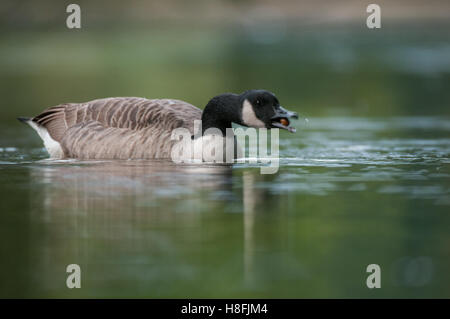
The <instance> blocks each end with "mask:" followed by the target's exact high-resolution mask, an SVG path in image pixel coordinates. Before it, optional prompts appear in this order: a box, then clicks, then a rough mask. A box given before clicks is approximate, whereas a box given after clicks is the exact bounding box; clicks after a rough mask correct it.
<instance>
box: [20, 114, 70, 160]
mask: <svg viewBox="0 0 450 319" xmlns="http://www.w3.org/2000/svg"><path fill="white" fill-rule="evenodd" d="M27 124H28V125H30V126H31V127H32V128H33V129H34V130H35V131H36V132H37V133H38V134H39V136H40V138H41V139H42V140H43V141H44V146H45V148H46V149H47V152H48V153H49V154H50V157H51V158H55V159H60V158H63V157H64V152H63V150H62V148H61V144H59V143H58V142H57V141H55V140H54V139H53V138H52V137H51V136H50V134H49V133H48V131H47V129H46V128H45V127H43V126H40V125H38V124H36V123H34V122H33V121H28V122H27Z"/></svg>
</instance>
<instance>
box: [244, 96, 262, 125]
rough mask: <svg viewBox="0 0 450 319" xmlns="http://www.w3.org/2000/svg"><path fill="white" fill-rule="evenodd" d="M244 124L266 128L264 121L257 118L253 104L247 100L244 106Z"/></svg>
mask: <svg viewBox="0 0 450 319" xmlns="http://www.w3.org/2000/svg"><path fill="white" fill-rule="evenodd" d="M242 122H244V124H245V125H247V126H249V127H266V125H265V124H264V122H263V121H261V120H260V119H259V118H257V117H256V114H255V111H254V110H253V106H252V104H251V103H250V102H249V101H248V100H245V101H244V104H243V106H242Z"/></svg>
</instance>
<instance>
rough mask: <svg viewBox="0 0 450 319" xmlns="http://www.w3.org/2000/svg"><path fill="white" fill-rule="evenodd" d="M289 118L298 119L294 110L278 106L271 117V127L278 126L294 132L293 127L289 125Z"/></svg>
mask: <svg viewBox="0 0 450 319" xmlns="http://www.w3.org/2000/svg"><path fill="white" fill-rule="evenodd" d="M289 119H298V114H297V113H296V112H291V111H288V110H286V109H285V108H283V107H281V106H280V107H278V108H276V109H275V115H274V116H272V118H271V121H272V122H271V124H272V126H273V127H278V128H281V129H283V130H288V131H289V132H291V133H295V131H296V129H295V127H292V126H289V124H290V121H289Z"/></svg>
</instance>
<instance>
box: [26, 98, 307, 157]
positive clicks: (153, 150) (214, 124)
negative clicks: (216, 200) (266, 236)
mask: <svg viewBox="0 0 450 319" xmlns="http://www.w3.org/2000/svg"><path fill="white" fill-rule="evenodd" d="M290 118H298V116H297V114H296V113H294V112H290V111H287V110H285V109H284V108H282V107H281V106H280V104H279V102H278V99H277V98H276V97H275V95H274V94H273V93H271V92H268V91H265V90H249V91H246V92H244V93H242V94H239V95H238V94H231V93H226V94H221V95H218V96H216V97H214V98H212V99H211V100H210V101H209V102H208V104H207V105H206V107H205V109H204V110H203V112H202V111H201V110H200V109H199V108H197V107H195V106H193V105H191V104H189V103H187V102H184V101H180V100H170V99H160V100H159V99H158V100H148V99H145V98H137V97H116V98H105V99H98V100H93V101H90V102H86V103H67V104H61V105H57V106H53V107H50V108H48V109H46V110H45V111H44V112H42V113H41V114H39V115H38V116H36V117H34V118H23V117H22V118H18V119H19V120H20V121H22V122H24V123H27V124H28V125H30V126H31V127H32V128H33V129H35V130H36V131H37V133H38V134H39V136H40V137H41V138H42V140H43V141H44V145H45V148H46V149H47V151H48V153H49V154H50V156H51V158H55V159H62V158H79V159H156V158H170V156H171V150H172V148H173V146H174V143H176V141H175V140H172V139H171V132H172V130H174V129H176V128H186V129H188V130H189V132H190V133H191V134H192V135H193V136H194V134H195V133H196V132H194V121H195V120H202V133H204V132H205V131H206V130H207V129H208V128H217V129H219V130H220V131H221V132H222V133H223V134H224V136H225V134H226V129H227V128H231V127H232V126H231V123H236V124H240V125H243V126H247V127H254V128H269V129H270V128H281V129H285V130H288V131H290V132H295V129H294V128H293V127H291V126H289V124H290V123H289V119H290Z"/></svg>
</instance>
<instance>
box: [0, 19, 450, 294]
mask: <svg viewBox="0 0 450 319" xmlns="http://www.w3.org/2000/svg"><path fill="white" fill-rule="evenodd" d="M61 12H64V10H63V11H61ZM362 12H364V14H365V11H362ZM94 18H95V15H94V17H93V18H91V19H94ZM87 19H89V17H87ZM364 19H365V18H364ZM61 21H62V20H61ZM83 21H84V20H83ZM86 21H87V22H86V27H83V29H81V30H79V31H73V30H69V29H66V28H64V29H63V30H61V29H58V28H57V27H54V28H53V29H52V28H51V27H50V26H49V27H48V28H44V27H42V28H40V29H32V30H31V29H26V28H25V27H24V28H22V29H21V28H19V27H17V28H14V30H13V31H11V30H9V31H10V32H7V31H5V32H3V31H2V32H0V70H1V72H0V95H1V96H2V106H1V108H0V115H1V117H0V180H1V181H2V183H0V203H1V208H2V209H1V214H0V260H1V262H0V283H1V284H0V297H22V298H24V297H26V298H35V297H36V298H50V297H58V298H75V297H124V298H125V297H126V298H128V297H138V298H147V297H153V298H162V297H179V298H231V297H233V298H238V297H252V298H259V297H260V298H283V297H285V298H315V297H317V298H329V297H330V298H391V297H392V298H409V297H411V298H418V297H423V298H430V297H438V298H442V297H447V298H449V297H450V285H449V283H450V271H449V269H450V248H449V247H450V227H449V225H450V215H449V212H450V209H449V208H450V178H449V177H450V113H449V110H450V109H449V106H450V59H449V56H450V45H449V43H450V33H449V32H448V30H450V29H449V28H448V26H447V27H446V26H445V25H442V24H436V25H433V24H428V25H425V24H421V23H419V24H414V25H401V24H390V23H389V22H386V23H385V22H383V28H382V29H380V30H369V29H367V28H366V27H365V24H364V21H365V20H364V21H363V20H361V21H362V22H361V23H362V24H357V25H353V26H339V25H338V26H332V25H331V26H326V25H324V26H322V25H316V26H314V25H311V26H309V25H308V24H305V25H301V24H300V25H299V26H297V25H295V24H294V23H292V25H291V24H287V23H286V24H283V25H282V27H283V28H273V30H272V31H273V32H269V33H267V32H265V31H264V30H266V31H267V29H264V26H263V27H262V30H263V31H264V32H261V30H260V29H259V27H252V25H249V26H247V27H245V28H241V27H239V26H232V27H229V28H220V27H214V28H212V27H211V28H205V27H202V26H201V24H199V25H192V26H189V27H186V28H184V27H182V24H181V25H179V26H176V25H175V26H171V27H168V26H159V25H158V26H155V25H154V26H149V27H146V28H144V27H139V26H132V25H131V26H126V25H123V24H122V25H121V27H120V28H119V27H117V28H115V27H113V26H108V28H104V29H102V28H101V26H100V27H97V28H96V26H95V25H90V24H89V20H86ZM91 21H92V20H91ZM58 23H59V22H58ZM61 23H62V22H61ZM83 23H85V22H83ZM277 30H278V31H279V32H278V31H277ZM267 34H268V36H267ZM252 88H263V89H267V90H270V91H273V92H274V93H275V94H276V95H277V97H278V99H279V100H280V102H281V105H283V106H284V107H286V108H287V109H290V110H293V111H297V112H299V114H300V115H301V118H300V120H298V121H297V123H296V126H297V128H298V130H297V133H296V134H290V133H288V132H285V131H283V132H280V167H279V171H278V173H277V174H273V175H262V174H260V167H259V165H256V164H250V163H243V164H235V165H233V166H219V165H193V164H191V165H187V164H185V165H175V164H173V163H171V162H168V161H162V160H160V161H76V160H65V161H49V160H47V154H46V152H45V150H44V149H43V147H42V143H41V141H40V139H39V138H38V137H37V136H36V134H35V133H34V132H33V131H32V130H31V129H30V128H28V127H26V126H24V125H23V124H21V123H19V122H18V121H16V119H15V118H16V117H18V116H33V115H36V114H38V113H39V112H41V111H42V110H43V109H45V108H46V107H49V106H52V105H57V104H60V103H65V102H84V101H89V100H92V99H96V98H103V97H111V96H143V97H148V98H176V99H182V100H185V101H188V102H189V103H192V104H194V105H196V106H198V107H200V108H203V107H204V106H205V105H206V103H207V102H208V100H209V99H210V98H212V97H213V96H215V95H217V94H220V93H224V92H236V93H239V92H242V91H245V90H248V89H252ZM306 119H307V120H306ZM69 264H78V265H79V266H80V267H81V273H82V278H81V289H68V288H67V287H66V279H67V276H68V273H67V272H66V267H67V265H69ZM370 264H377V265H379V266H380V269H381V289H369V288H368V287H367V286H366V279H367V277H368V276H369V273H367V272H366V268H367V266H368V265H370Z"/></svg>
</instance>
